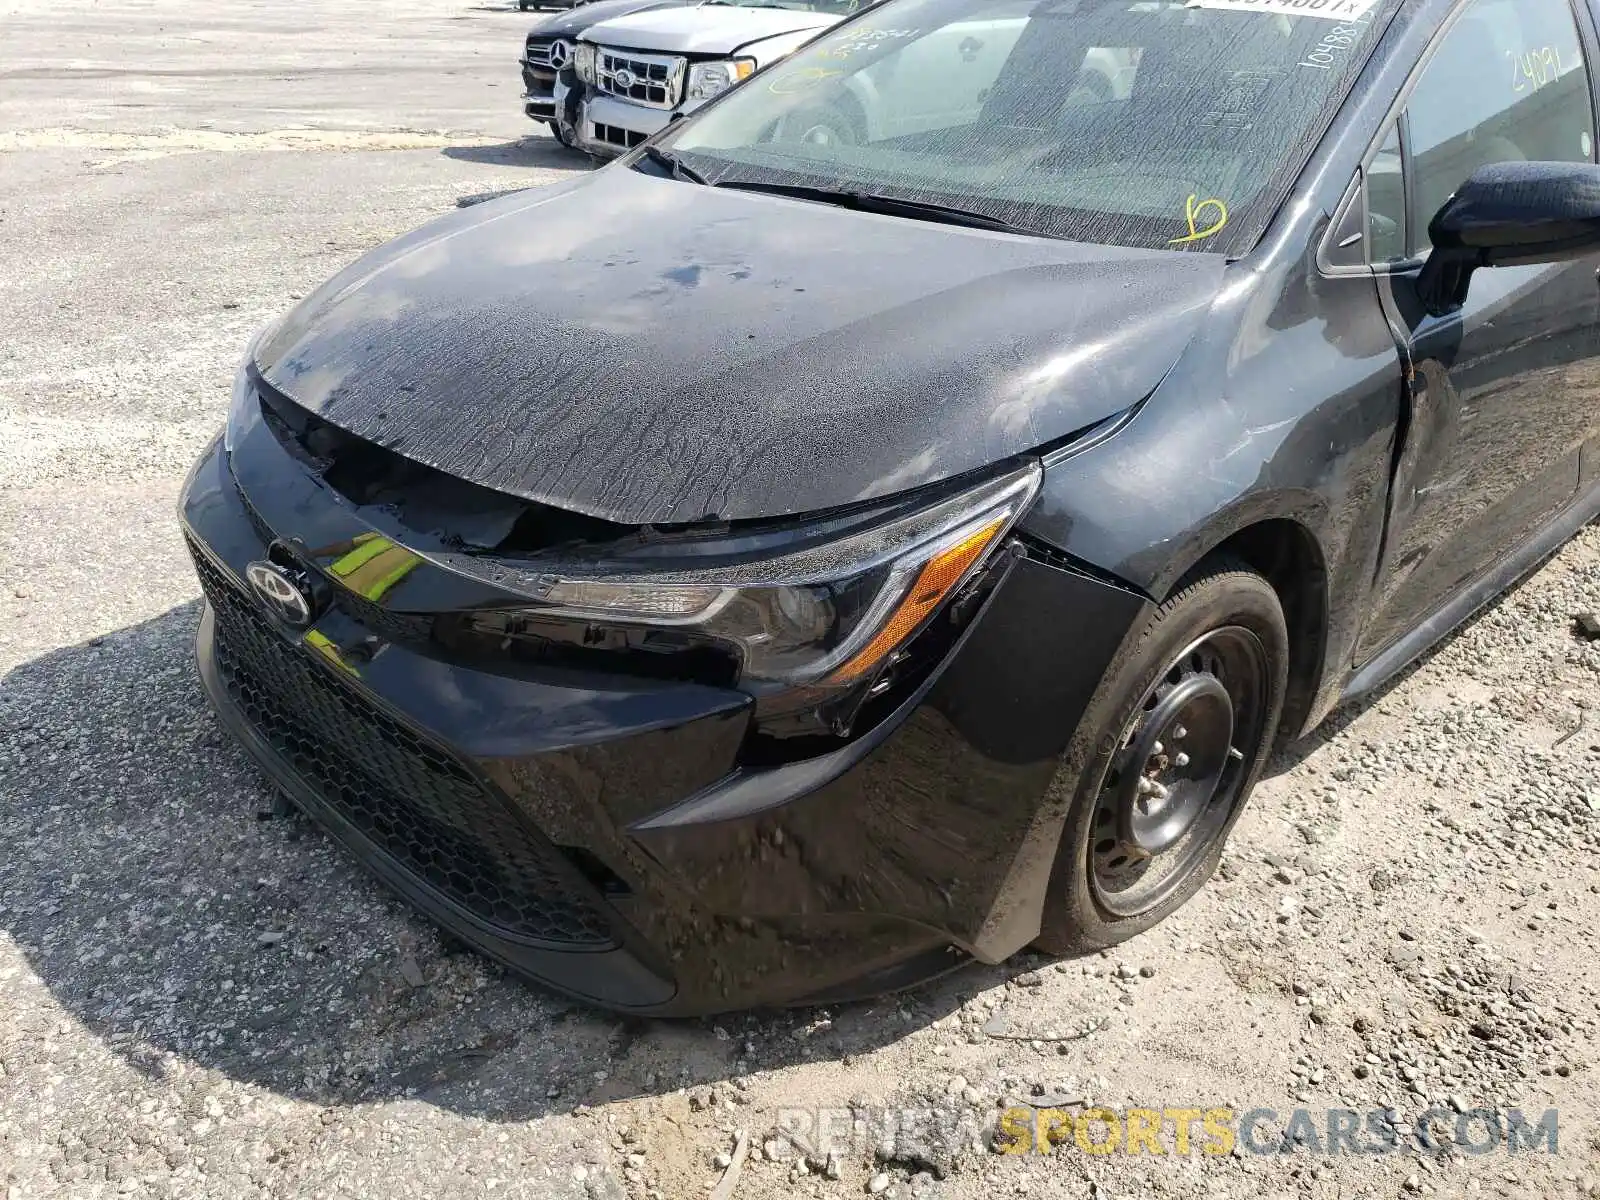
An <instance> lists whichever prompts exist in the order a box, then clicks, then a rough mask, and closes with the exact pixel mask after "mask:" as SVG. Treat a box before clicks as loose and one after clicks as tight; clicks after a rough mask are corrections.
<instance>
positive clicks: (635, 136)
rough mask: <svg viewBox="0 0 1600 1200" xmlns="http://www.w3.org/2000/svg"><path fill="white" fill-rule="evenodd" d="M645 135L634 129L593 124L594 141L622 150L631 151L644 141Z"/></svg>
mask: <svg viewBox="0 0 1600 1200" xmlns="http://www.w3.org/2000/svg"><path fill="white" fill-rule="evenodd" d="M645 136H646V135H645V134H642V133H640V132H639V131H638V130H635V129H624V128H622V126H620V125H602V124H600V123H599V122H595V124H594V138H593V140H594V141H597V142H604V143H605V144H606V145H608V146H618V147H620V148H621V149H623V150H632V149H633V148H634V147H635V146H637V145H638V144H639V143H640V142H642V141H644V139H645Z"/></svg>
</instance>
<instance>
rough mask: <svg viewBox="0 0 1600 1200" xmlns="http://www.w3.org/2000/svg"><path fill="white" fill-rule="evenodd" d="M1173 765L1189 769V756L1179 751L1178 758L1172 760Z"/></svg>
mask: <svg viewBox="0 0 1600 1200" xmlns="http://www.w3.org/2000/svg"><path fill="white" fill-rule="evenodd" d="M1172 765H1173V766H1175V767H1187V766H1188V765H1189V756H1188V755H1187V754H1185V753H1184V752H1183V751H1182V750H1179V751H1178V754H1177V757H1176V758H1174V759H1173V760H1172Z"/></svg>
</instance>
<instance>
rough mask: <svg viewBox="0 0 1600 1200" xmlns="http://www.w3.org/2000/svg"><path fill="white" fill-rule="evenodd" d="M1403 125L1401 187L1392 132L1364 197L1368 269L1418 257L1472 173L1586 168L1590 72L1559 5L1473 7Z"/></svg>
mask: <svg viewBox="0 0 1600 1200" xmlns="http://www.w3.org/2000/svg"><path fill="white" fill-rule="evenodd" d="M1401 120H1402V121H1403V123H1404V127H1405V134H1404V136H1405V139H1406V146H1405V149H1406V154H1405V155H1404V161H1405V165H1406V175H1405V187H1404V188H1401V187H1398V186H1394V183H1395V168H1396V167H1397V166H1398V163H1399V161H1400V159H1401V157H1402V156H1401V155H1400V154H1399V144H1398V139H1397V138H1395V137H1394V135H1393V133H1391V137H1390V141H1389V142H1387V143H1386V144H1385V146H1384V148H1383V149H1382V150H1380V151H1379V153H1378V156H1377V158H1376V159H1375V160H1374V162H1373V167H1372V171H1371V173H1370V174H1371V176H1372V180H1373V183H1374V184H1378V183H1379V181H1380V180H1384V181H1386V182H1385V184H1384V186H1381V187H1377V186H1375V187H1373V188H1372V189H1371V190H1370V192H1369V197H1368V212H1369V214H1370V215H1371V219H1370V222H1369V229H1368V238H1369V244H1370V245H1371V252H1372V261H1373V262H1375V263H1382V262H1384V261H1392V260H1393V259H1395V258H1398V257H1402V256H1404V254H1409V255H1420V254H1425V253H1426V252H1427V250H1428V223H1429V222H1430V221H1431V220H1432V218H1433V215H1434V214H1435V213H1437V212H1438V211H1439V209H1440V208H1442V207H1443V206H1444V203H1445V201H1447V200H1448V199H1449V198H1450V196H1451V195H1452V194H1453V193H1454V192H1455V190H1456V189H1457V188H1458V187H1460V186H1461V184H1462V183H1464V182H1465V181H1466V179H1467V177H1468V176H1469V175H1471V174H1472V173H1473V172H1474V171H1476V170H1477V169H1478V168H1479V167H1484V166H1489V165H1492V164H1494V163H1502V162H1532V161H1547V162H1593V161H1594V160H1595V159H1594V149H1595V118H1594V109H1593V105H1592V103H1591V100H1590V85H1589V71H1588V68H1587V65H1586V63H1585V62H1584V55H1583V44H1582V42H1581V41H1580V40H1579V36H1578V27H1577V24H1576V21H1575V20H1574V18H1573V14H1572V10H1571V8H1570V7H1569V6H1568V2H1567V0H1472V3H1470V4H1468V5H1467V6H1466V8H1465V10H1464V11H1463V12H1462V13H1461V15H1460V17H1459V18H1458V19H1457V20H1456V22H1455V24H1454V25H1453V26H1451V27H1450V29H1449V30H1448V32H1446V33H1445V35H1444V37H1443V38H1442V40H1441V41H1440V42H1439V43H1438V45H1437V46H1436V47H1435V49H1434V53H1433V57H1432V59H1431V61H1429V63H1428V64H1427V66H1426V67H1424V68H1423V73H1422V76H1421V78H1420V79H1419V80H1418V81H1417V85H1416V88H1415V89H1414V90H1413V92H1412V94H1411V99H1410V101H1409V103H1408V104H1407V106H1406V111H1405V114H1404V116H1403V117H1402V118H1401ZM1407 192H1409V194H1410V197H1411V205H1410V221H1409V222H1407V221H1406V212H1405V199H1404V197H1405V193H1407ZM1395 230H1404V231H1405V234H1404V239H1403V241H1402V239H1401V237H1400V236H1398V235H1397V234H1396V233H1395V232H1394V231H1395ZM1402 246H1403V247H1404V251H1403V252H1402V249H1401V248H1402Z"/></svg>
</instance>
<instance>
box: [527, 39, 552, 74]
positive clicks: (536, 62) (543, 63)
mask: <svg viewBox="0 0 1600 1200" xmlns="http://www.w3.org/2000/svg"><path fill="white" fill-rule="evenodd" d="M555 40H556V39H555V38H550V37H544V38H542V37H531V38H529V39H528V43H527V50H526V51H525V54H524V57H526V58H527V60H528V65H529V66H534V67H548V66H549V65H550V47H551V46H552V45H554V43H555Z"/></svg>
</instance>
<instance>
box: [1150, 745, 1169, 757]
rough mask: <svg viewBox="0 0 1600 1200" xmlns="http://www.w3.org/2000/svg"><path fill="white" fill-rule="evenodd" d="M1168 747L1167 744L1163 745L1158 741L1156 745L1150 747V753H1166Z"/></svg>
mask: <svg viewBox="0 0 1600 1200" xmlns="http://www.w3.org/2000/svg"><path fill="white" fill-rule="evenodd" d="M1166 749H1167V748H1166V747H1165V746H1163V745H1162V744H1161V743H1160V742H1157V743H1156V744H1155V745H1154V746H1152V747H1151V748H1150V753H1151V754H1152V755H1156V754H1164V753H1166Z"/></svg>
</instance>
